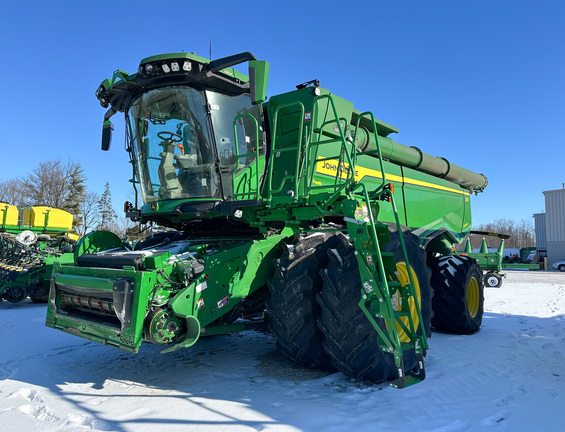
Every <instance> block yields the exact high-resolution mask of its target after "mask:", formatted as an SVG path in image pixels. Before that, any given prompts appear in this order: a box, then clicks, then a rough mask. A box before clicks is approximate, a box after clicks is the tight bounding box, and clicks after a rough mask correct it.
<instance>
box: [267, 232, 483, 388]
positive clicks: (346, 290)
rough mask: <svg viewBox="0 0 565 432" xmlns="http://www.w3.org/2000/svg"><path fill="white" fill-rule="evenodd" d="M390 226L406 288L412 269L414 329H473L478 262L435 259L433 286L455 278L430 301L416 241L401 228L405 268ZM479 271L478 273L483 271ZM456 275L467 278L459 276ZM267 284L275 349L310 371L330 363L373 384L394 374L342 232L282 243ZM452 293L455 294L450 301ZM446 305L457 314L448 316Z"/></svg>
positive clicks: (478, 305) (390, 247)
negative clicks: (364, 304)
mask: <svg viewBox="0 0 565 432" xmlns="http://www.w3.org/2000/svg"><path fill="white" fill-rule="evenodd" d="M389 231H390V234H391V241H390V243H388V244H386V245H385V247H384V249H385V251H389V252H393V253H394V254H395V258H396V263H397V265H396V267H397V272H396V275H397V277H398V280H399V282H401V283H402V284H403V285H404V284H406V283H408V281H409V276H408V271H410V272H411V274H412V279H413V281H414V285H415V291H416V297H417V301H418V303H419V306H420V310H421V313H422V319H423V322H419V320H418V317H417V313H416V307H415V305H414V304H413V302H412V304H409V305H407V306H406V307H408V308H409V311H410V314H411V316H412V319H413V322H414V324H415V327H416V328H417V332H422V331H425V332H426V335H427V336H430V327H431V326H433V327H436V328H437V329H439V330H443V331H449V332H454V333H472V332H474V331H476V330H478V326H480V320H481V318H482V287H483V285H482V279H481V278H480V276H479V277H478V278H477V274H476V273H474V269H475V267H474V266H476V262H475V261H474V260H470V259H463V260H462V261H463V262H464V263H465V264H462V263H461V262H457V261H454V260H452V258H453V257H442V258H447V259H441V258H440V259H439V260H437V262H436V263H434V264H433V265H432V269H433V271H434V272H435V273H437V272H441V275H438V274H435V273H433V274H432V281H434V280H435V282H436V283H437V281H438V280H440V279H442V278H446V277H447V275H446V273H449V272H450V271H451V272H453V273H454V274H456V275H457V276H456V277H455V278H453V277H451V278H449V281H447V282H445V281H443V282H442V283H441V284H439V285H438V286H437V287H436V285H433V286H434V289H435V292H436V295H438V293H439V296H440V297H439V298H441V299H442V300H441V301H439V302H438V301H437V299H436V298H435V297H434V301H433V303H432V289H431V285H430V269H429V268H428V267H427V265H426V254H425V252H424V250H423V249H421V248H420V246H419V242H418V238H417V237H416V236H414V235H413V234H411V232H410V231H409V230H408V229H407V228H404V227H403V230H402V233H401V234H400V235H402V236H403V239H404V243H405V245H406V251H407V255H408V261H409V263H410V265H409V266H407V265H406V263H405V262H404V257H403V254H402V249H401V247H400V239H399V233H398V232H397V229H396V226H395V225H391V226H390V227H389ZM456 258H457V257H456ZM464 258H466V257H464ZM473 264H474V266H473ZM461 266H463V268H460V267H461ZM476 269H478V266H476ZM478 272H479V274H480V269H478ZM461 273H464V274H466V275H467V276H469V277H461ZM268 285H269V290H270V292H271V297H270V299H269V300H268V301H267V310H268V312H269V327H270V330H271V332H272V333H273V335H274V336H275V339H276V340H277V347H278V348H279V350H280V351H281V352H282V353H283V354H284V355H285V356H286V357H288V358H289V359H290V360H292V361H294V362H295V363H298V364H300V365H302V366H305V367H307V368H322V369H327V370H331V369H334V368H335V369H338V370H340V371H341V372H343V373H344V374H346V375H348V376H351V377H354V378H356V379H361V380H368V381H372V382H382V381H386V380H392V379H395V378H396V377H397V371H396V366H395V362H394V357H393V355H392V354H391V353H388V352H384V351H383V350H382V349H381V347H380V346H379V345H378V343H377V337H378V333H377V331H376V330H375V329H374V327H373V326H372V324H371V323H370V322H369V320H368V319H367V317H366V316H365V315H364V313H363V311H362V310H361V308H360V307H359V301H360V299H361V289H360V287H361V278H360V275H359V267H358V264H357V258H356V256H355V250H354V247H353V245H352V244H351V243H350V242H349V240H348V239H347V238H346V237H345V236H343V235H342V234H337V235H327V234H314V235H311V236H309V237H303V238H301V239H300V240H299V241H298V242H297V243H295V244H294V246H290V247H286V248H285V250H284V252H283V255H282V256H281V258H280V259H279V260H277V261H276V262H275V274H274V276H273V278H272V279H271V280H270V281H269V283H268ZM449 293H452V295H451V300H449V297H450V295H449ZM456 299H458V301H456ZM454 303H458V304H457V305H455V304H454ZM432 304H433V309H434V314H435V316H434V318H433V319H432V318H431V316H432ZM462 305H464V308H465V309H464V310H465V311H466V312H464V313H463V315H465V318H464V319H462V318H460V317H459V315H460V313H461V308H462ZM401 307H402V306H400V308H401ZM450 307H452V308H454V309H455V310H456V312H454V313H450V312H451V311H450V310H449V308H450ZM436 308H437V310H436ZM469 318H470V319H471V321H472V323H471V324H469V323H468V321H469ZM377 322H378V324H379V325H380V326H381V328H382V329H386V326H385V324H384V322H383V321H382V320H379V319H377ZM477 323H478V325H477ZM405 324H406V325H407V320H406V322H405ZM398 330H399V336H400V340H401V342H408V341H409V338H408V335H406V334H405V333H404V332H403V331H402V330H401V329H400V328H399V329H398ZM404 366H405V372H409V371H411V370H412V369H414V368H415V367H416V355H415V353H414V351H413V350H411V351H405V352H404Z"/></svg>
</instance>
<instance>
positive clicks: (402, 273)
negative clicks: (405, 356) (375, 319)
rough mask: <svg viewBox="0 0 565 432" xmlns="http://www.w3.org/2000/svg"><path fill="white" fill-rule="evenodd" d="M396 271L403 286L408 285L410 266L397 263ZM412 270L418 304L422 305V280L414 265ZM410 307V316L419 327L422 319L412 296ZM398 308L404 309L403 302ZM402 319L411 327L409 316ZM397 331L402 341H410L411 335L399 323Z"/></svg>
mask: <svg viewBox="0 0 565 432" xmlns="http://www.w3.org/2000/svg"><path fill="white" fill-rule="evenodd" d="M396 271H397V277H398V282H400V283H401V284H402V286H406V285H408V284H409V283H410V277H409V276H408V267H407V266H406V263H405V262H399V263H396ZM410 272H411V273H412V281H413V282H414V290H415V294H416V298H417V299H418V306H420V308H421V307H422V295H421V293H420V282H419V281H418V277H417V276H416V272H415V271H414V269H413V268H412V267H410ZM408 307H409V310H410V317H411V318H412V322H413V323H414V329H417V328H418V326H419V325H420V320H419V318H418V311H417V309H416V304H415V303H414V299H413V298H412V297H411V298H410V299H409V300H408ZM398 310H399V311H402V304H400V302H399V304H398ZM400 321H402V324H404V325H405V326H406V328H408V329H409V328H410V321H409V320H408V317H400ZM396 331H398V336H399V338H400V342H410V337H409V336H408V335H407V334H406V332H405V331H404V330H403V329H402V327H401V326H400V325H399V324H396Z"/></svg>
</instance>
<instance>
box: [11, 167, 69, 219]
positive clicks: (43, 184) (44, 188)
mask: <svg viewBox="0 0 565 432" xmlns="http://www.w3.org/2000/svg"><path fill="white" fill-rule="evenodd" d="M77 166H78V164H75V163H72V162H67V163H66V164H63V163H61V161H58V160H50V161H44V162H39V165H38V166H37V168H35V169H34V170H33V171H32V173H31V174H29V175H28V176H27V177H25V178H24V179H23V180H22V181H21V185H22V195H23V197H24V199H25V200H26V204H30V205H46V206H50V207H55V208H62V207H63V206H64V204H65V201H66V199H67V196H68V194H69V182H70V179H71V175H72V173H73V172H74V171H75V170H76V169H77ZM79 168H80V167H79Z"/></svg>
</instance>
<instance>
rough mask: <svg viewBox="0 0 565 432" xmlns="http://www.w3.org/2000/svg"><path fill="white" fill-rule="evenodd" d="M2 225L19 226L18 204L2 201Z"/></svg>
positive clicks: (0, 211)
mask: <svg viewBox="0 0 565 432" xmlns="http://www.w3.org/2000/svg"><path fill="white" fill-rule="evenodd" d="M4 218H6V219H4ZM0 226H2V227H4V226H18V208H17V207H16V206H13V205H10V204H7V203H0Z"/></svg>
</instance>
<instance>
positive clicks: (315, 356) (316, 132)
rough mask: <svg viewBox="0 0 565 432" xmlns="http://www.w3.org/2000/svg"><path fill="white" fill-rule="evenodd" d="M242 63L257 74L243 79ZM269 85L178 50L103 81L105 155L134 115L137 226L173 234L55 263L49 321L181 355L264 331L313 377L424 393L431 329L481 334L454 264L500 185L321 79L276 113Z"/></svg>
mask: <svg viewBox="0 0 565 432" xmlns="http://www.w3.org/2000/svg"><path fill="white" fill-rule="evenodd" d="M245 62H248V66H249V77H247V76H245V75H243V74H242V73H240V72H239V71H237V70H236V69H234V68H233V66H235V65H237V64H240V63H245ZM268 72H269V65H268V63H267V62H265V61H258V60H256V59H255V57H254V56H253V55H252V54H250V53H242V54H237V55H233V56H230V57H225V58H221V59H218V60H214V61H209V60H207V59H205V58H202V57H199V56H197V55H194V54H188V53H177V54H164V55H158V56H154V57H149V58H146V59H144V60H142V61H141V63H140V65H139V69H138V71H137V73H135V74H131V75H130V74H128V73H126V72H124V71H121V70H118V71H116V72H115V73H114V75H113V77H112V78H111V79H107V80H105V81H103V82H102V84H101V85H100V86H99V87H98V89H97V90H96V96H97V98H98V100H99V101H100V103H101V105H102V106H103V107H104V108H108V110H107V112H106V115H105V116H104V124H103V132H102V149H103V150H108V149H109V147H110V139H111V132H112V129H113V128H112V124H111V122H110V118H111V117H112V116H113V115H114V114H116V113H117V112H121V113H124V114H125V124H126V136H127V145H126V150H127V152H128V154H129V157H130V160H131V164H132V168H133V179H132V181H133V185H134V189H135V192H136V200H135V202H134V203H129V202H127V203H126V205H125V210H126V215H127V216H128V217H129V218H130V219H131V220H133V221H137V222H139V223H141V224H149V223H153V224H155V225H159V226H162V227H167V228H168V229H169V230H168V231H164V232H162V233H159V234H156V235H153V236H152V237H151V238H149V239H147V240H146V241H144V242H142V243H139V244H138V245H137V246H136V247H135V248H133V250H132V249H129V248H127V247H126V246H124V245H123V244H122V242H121V241H120V239H119V238H117V237H116V236H114V235H112V234H111V233H108V232H94V233H91V234H90V235H87V236H85V237H84V238H83V239H81V241H79V243H78V245H77V247H76V248H75V252H74V261H73V263H71V264H61V263H57V262H56V263H54V266H53V276H52V277H51V290H50V296H49V308H48V312H47V319H46V324H47V325H48V326H50V327H53V328H55V329H59V330H62V331H65V332H68V333H71V334H74V335H76V336H80V337H83V338H85V339H89V340H92V341H96V342H99V343H101V344H104V345H110V346H114V347H116V348H119V349H121V350H124V351H128V352H137V351H138V349H139V347H140V345H141V344H142V343H144V342H151V343H154V344H158V345H162V346H163V347H164V352H170V351H175V350H178V349H180V348H186V347H190V346H192V345H194V344H195V343H196V342H197V341H198V339H199V338H200V337H203V336H206V335H213V334H218V333H226V332H232V331H240V330H244V329H248V328H253V327H256V326H257V325H260V324H261V323H262V322H266V323H267V324H268V326H269V328H270V330H271V331H272V333H273V335H274V337H275V338H276V340H277V346H278V348H279V349H280V350H281V351H282V352H283V353H284V354H285V355H286V356H287V357H288V358H289V359H291V360H292V361H294V362H296V363H298V364H300V365H303V366H305V367H308V368H326V369H332V368H336V369H338V370H340V371H342V372H343V373H345V374H347V375H349V376H352V377H355V378H358V379H367V380H371V381H373V382H380V381H387V380H388V381H390V382H391V384H392V385H393V386H395V387H398V388H402V387H406V386H408V385H411V384H414V383H417V382H420V381H421V380H422V379H424V377H425V367H424V355H425V353H426V350H427V349H428V340H427V338H428V337H429V336H430V329H431V327H435V328H437V329H440V330H442V331H448V332H454V333H464V334H470V333H473V332H475V331H477V330H478V329H479V327H480V325H481V321H482V314H483V282H482V274H481V270H480V268H479V266H478V265H477V263H476V261H475V260H474V259H471V258H469V257H465V256H454V255H452V254H451V251H452V247H453V245H455V244H458V243H460V242H461V241H463V239H464V238H465V236H466V235H467V234H468V232H469V231H470V229H471V211H470V202H469V196H470V194H471V193H476V192H480V191H482V190H483V189H484V188H485V187H486V185H487V179H486V177H484V176H483V175H482V174H477V173H474V172H472V171H469V170H467V169H465V168H462V167H460V166H457V165H455V164H453V163H450V162H448V161H447V159H444V158H438V157H434V156H430V155H428V154H426V153H424V152H422V151H421V150H420V149H418V148H416V147H407V146H404V145H402V144H399V143H397V142H395V141H393V139H392V138H391V137H390V135H392V134H393V133H396V132H398V130H397V129H396V128H394V127H393V126H390V125H388V124H386V123H384V122H382V121H379V120H377V119H376V118H375V117H374V115H373V114H372V113H371V112H361V111H359V110H357V109H355V108H354V106H353V104H352V103H351V102H348V101H347V100H345V99H343V98H341V97H339V96H337V95H335V94H333V93H331V92H330V91H329V90H326V89H324V88H322V87H320V84H319V82H318V81H317V80H314V81H310V82H307V83H304V84H301V85H299V86H297V88H296V90H293V91H289V92H287V93H283V94H279V95H275V96H272V97H270V98H269V99H267V97H266V89H267V80H268ZM138 196H140V197H141V199H140V202H138ZM432 287H433V290H434V296H433V298H432V295H431V292H432V289H431V288H432ZM432 309H433V312H434V313H433V318H432Z"/></svg>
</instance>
